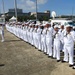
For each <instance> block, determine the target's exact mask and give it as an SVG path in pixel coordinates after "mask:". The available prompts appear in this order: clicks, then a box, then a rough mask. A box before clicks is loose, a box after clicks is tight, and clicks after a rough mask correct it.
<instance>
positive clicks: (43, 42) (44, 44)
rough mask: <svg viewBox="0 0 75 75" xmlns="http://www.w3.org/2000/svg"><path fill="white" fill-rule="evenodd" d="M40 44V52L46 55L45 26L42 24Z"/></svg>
mask: <svg viewBox="0 0 75 75" xmlns="http://www.w3.org/2000/svg"><path fill="white" fill-rule="evenodd" d="M41 44H42V51H44V53H45V54H46V52H47V50H46V24H43V29H42V34H41Z"/></svg>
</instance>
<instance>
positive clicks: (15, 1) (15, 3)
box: [14, 0, 17, 21]
mask: <svg viewBox="0 0 75 75" xmlns="http://www.w3.org/2000/svg"><path fill="white" fill-rule="evenodd" d="M14 5H15V16H16V19H17V0H14ZM16 21H17V20H16Z"/></svg>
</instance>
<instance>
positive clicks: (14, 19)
mask: <svg viewBox="0 0 75 75" xmlns="http://www.w3.org/2000/svg"><path fill="white" fill-rule="evenodd" d="M16 20H17V19H16V17H14V16H13V17H12V18H10V19H9V21H16Z"/></svg>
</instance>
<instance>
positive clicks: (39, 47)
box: [36, 26, 42, 51]
mask: <svg viewBox="0 0 75 75" xmlns="http://www.w3.org/2000/svg"><path fill="white" fill-rule="evenodd" d="M41 32H42V29H41V28H40V26H38V29H37V33H36V39H37V41H36V43H37V48H38V49H39V50H40V51H41V49H42V48H41Z"/></svg>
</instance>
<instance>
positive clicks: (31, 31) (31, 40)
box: [30, 28, 33, 45]
mask: <svg viewBox="0 0 75 75" xmlns="http://www.w3.org/2000/svg"><path fill="white" fill-rule="evenodd" d="M30 43H31V45H33V28H30Z"/></svg>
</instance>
